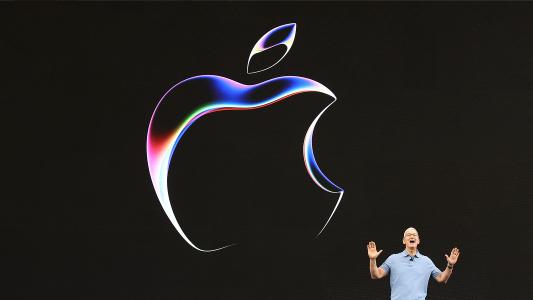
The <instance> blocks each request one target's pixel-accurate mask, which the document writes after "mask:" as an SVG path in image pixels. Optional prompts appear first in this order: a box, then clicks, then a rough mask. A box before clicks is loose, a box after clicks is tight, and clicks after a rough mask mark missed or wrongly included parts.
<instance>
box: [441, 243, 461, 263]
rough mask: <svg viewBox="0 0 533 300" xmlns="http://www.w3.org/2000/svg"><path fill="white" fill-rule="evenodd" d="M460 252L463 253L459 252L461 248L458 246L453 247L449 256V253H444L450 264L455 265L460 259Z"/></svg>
mask: <svg viewBox="0 0 533 300" xmlns="http://www.w3.org/2000/svg"><path fill="white" fill-rule="evenodd" d="M459 254H461V253H460V252H459V249H458V248H457V247H456V248H453V249H452V252H450V256H448V255H447V254H444V256H446V260H447V261H448V264H450V265H452V266H453V265H455V264H456V263H457V259H459Z"/></svg>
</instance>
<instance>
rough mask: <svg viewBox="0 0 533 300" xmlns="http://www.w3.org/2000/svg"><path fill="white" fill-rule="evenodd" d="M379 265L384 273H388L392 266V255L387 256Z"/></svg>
mask: <svg viewBox="0 0 533 300" xmlns="http://www.w3.org/2000/svg"><path fill="white" fill-rule="evenodd" d="M379 267H380V268H382V269H383V271H385V274H388V273H389V272H390V269H391V267H392V255H391V256H389V257H387V259H386V260H385V261H384V262H383V263H382V264H381V266H379Z"/></svg>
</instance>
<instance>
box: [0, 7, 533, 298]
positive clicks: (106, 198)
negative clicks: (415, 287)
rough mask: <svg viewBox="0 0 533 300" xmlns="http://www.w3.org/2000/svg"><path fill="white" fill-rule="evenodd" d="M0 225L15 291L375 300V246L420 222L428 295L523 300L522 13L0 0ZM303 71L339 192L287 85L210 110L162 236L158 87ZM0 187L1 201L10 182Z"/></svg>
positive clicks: (309, 113)
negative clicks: (0, 181)
mask: <svg viewBox="0 0 533 300" xmlns="http://www.w3.org/2000/svg"><path fill="white" fill-rule="evenodd" d="M1 8H2V9H1V10H0V20H1V21H0V24H1V27H2V35H1V37H0V47H1V48H0V51H1V52H0V53H1V54H2V60H3V63H2V65H3V67H2V69H3V72H2V76H3V79H2V82H3V85H4V86H3V92H2V94H3V95H4V96H3V97H2V98H3V99H2V102H3V103H4V104H5V106H4V107H5V109H3V115H4V118H3V121H4V122H5V123H6V124H5V125H4V133H5V134H4V142H3V146H4V147H3V148H4V150H7V152H6V155H4V160H5V162H6V164H5V165H6V166H7V168H5V172H6V173H8V174H6V175H8V176H6V177H9V178H10V179H11V180H10V181H8V182H7V183H8V186H6V188H5V190H6V196H5V200H4V204H7V207H6V208H5V209H3V212H4V217H3V218H2V219H3V221H2V223H3V225H2V231H3V235H4V236H5V237H7V239H6V242H5V243H3V248H4V249H5V250H7V254H6V255H5V256H4V258H5V262H6V265H7V267H8V268H7V269H5V270H6V271H5V272H3V273H5V274H6V275H7V277H9V279H10V280H9V281H8V282H7V285H8V287H9V288H10V289H9V290H10V291H11V292H12V293H11V296H10V297H9V299H35V298H36V297H46V298H56V299H335V300H338V299H388V295H389V287H388V278H387V279H384V280H381V281H372V280H370V278H369V274H368V258H367V254H366V247H365V245H366V243H367V242H368V241H369V240H374V241H376V243H377V245H378V248H379V249H384V252H383V254H382V256H381V257H380V259H379V260H378V261H379V262H381V261H383V260H384V259H385V258H386V256H388V255H390V254H392V253H396V252H399V251H401V250H402V246H403V245H402V244H401V238H402V233H403V231H404V230H405V228H407V227H408V226H415V227H416V228H417V229H418V230H419V233H420V235H421V240H422V244H421V246H420V251H421V252H422V253H423V254H425V255H428V256H430V257H431V258H432V259H433V261H434V262H435V264H436V265H437V266H439V267H440V268H444V266H445V258H444V253H449V251H450V249H451V248H452V247H454V246H458V247H460V249H461V257H460V261H459V263H458V265H457V267H456V269H455V270H454V273H453V275H452V278H451V279H450V281H449V282H448V284H447V285H446V286H442V285H438V284H436V283H435V282H433V280H431V281H430V285H429V288H428V297H427V299H529V298H530V297H529V294H530V293H529V292H528V291H529V290H530V288H529V285H528V284H529V283H531V279H532V275H531V258H530V251H531V250H532V247H531V242H530V239H531V236H532V221H531V216H532V215H531V206H532V205H531V203H530V201H531V200H532V192H533V188H532V185H531V183H532V180H533V174H532V172H533V171H532V170H533V160H532V158H531V153H532V150H533V143H532V139H531V132H532V129H533V128H532V127H533V126H532V124H533V123H532V119H533V103H532V101H533V76H532V74H533V54H532V53H533V34H532V30H533V29H532V28H533V26H532V25H533V21H532V20H533V7H532V5H530V4H517V3H515V4H502V3H485V4H482V3H470V4H461V3H426V4H423V3H408V4H401V3H351V4H350V3H331V4H326V3H271V4H267V3H234V2H231V3H203V4H191V3H181V4H180V3H154V4H146V3H129V4H126V3H63V4H50V3H49V4H37V3H27V4H13V3H11V4H9V3H4V4H2V5H1ZM289 22H295V23H297V24H298V29H297V34H296V39H295V44H294V46H293V48H292V49H291V51H290V52H289V54H288V55H287V56H286V57H285V58H284V60H283V61H282V62H281V63H280V64H279V65H277V66H276V67H274V68H272V69H270V70H268V71H265V72H262V73H259V74H253V75H246V71H245V70H246V61H247V58H248V55H249V53H250V50H251V48H252V46H253V45H254V43H255V42H256V41H257V40H258V39H259V37H261V35H263V34H264V33H265V32H267V31H268V30H269V29H271V28H273V27H276V26H279V25H281V24H285V23H289ZM200 74H218V75H223V76H225V77H229V78H232V79H234V80H237V81H240V82H243V83H248V84H251V83H257V82H260V81H263V80H266V79H269V78H273V77H276V76H282V75H298V76H304V77H308V78H312V79H314V80H317V81H319V82H321V83H323V84H324V85H326V86H327V87H328V88H330V89H331V90H332V91H333V92H334V93H335V94H336V95H337V97H338V98H339V101H338V102H337V103H336V104H335V105H333V106H332V107H331V108H330V109H329V110H328V111H327V112H326V113H325V115H324V116H323V118H322V119H321V120H320V122H319V124H318V126H317V129H316V131H315V140H314V144H315V151H316V155H317V159H318V162H319V164H320V166H321V168H322V170H323V171H324V172H325V173H326V174H327V175H328V177H330V178H331V179H332V180H333V181H334V182H335V183H337V184H338V185H340V186H341V187H343V188H344V189H345V190H346V194H345V196H344V199H343V201H342V202H341V204H340V206H339V209H338V211H337V213H336V214H335V216H334V218H333V219H332V222H331V223H330V225H329V226H328V227H327V229H326V230H325V232H324V233H323V235H322V236H320V237H319V238H317V239H315V238H314V235H315V234H316V233H318V231H319V230H320V228H321V226H322V225H323V223H324V221H325V219H326V218H327V216H328V213H329V212H330V210H331V209H332V208H333V205H334V203H335V199H336V197H335V195H331V194H328V193H325V192H323V191H321V190H320V189H318V188H317V187H316V186H315V185H314V184H313V182H312V181H311V179H310V178H309V177H308V175H307V173H306V172H305V169H304V166H303V159H302V154H301V144H302V142H303V137H304V134H305V130H306V129H307V126H308V125H309V123H310V122H311V121H312V120H313V118H314V116H315V115H316V114H317V113H318V112H319V111H320V110H321V109H322V108H323V107H324V106H325V105H326V104H327V103H329V101H330V99H329V98H326V97H325V96H321V95H318V94H309V95H297V96H295V97H292V98H290V100H289V101H285V102H283V103H280V104H279V105H275V106H271V107H269V108H266V109H263V110H257V111H251V112H221V113H218V114H213V115H210V116H209V117H207V118H204V119H202V120H200V121H198V122H197V123H195V125H194V126H193V127H191V129H190V130H189V131H188V134H187V138H186V139H184V140H183V144H180V148H179V149H178V150H177V151H176V154H175V156H174V159H173V161H172V165H171V170H170V177H169V182H170V183H169V185H170V192H171V197H172V199H173V206H174V209H175V211H176V212H178V213H177V217H178V219H179V221H180V224H182V225H183V227H184V229H185V231H186V233H187V234H188V235H189V237H191V239H192V240H193V241H194V242H195V243H197V244H198V245H199V246H200V247H202V248H213V247H217V246H220V245H223V244H227V243H232V242H236V243H238V245H237V246H235V247H231V248H228V249H226V250H224V251H220V252H216V253H211V254H203V253H200V252H197V251H195V250H194V249H192V248H191V247H190V246H188V245H187V244H186V242H185V241H184V240H183V239H182V238H181V237H180V236H179V235H178V234H177V232H176V231H175V229H174V228H173V227H172V225H171V224H170V222H169V221H168V219H167V218H166V216H165V215H164V213H163V210H162V209H161V206H160V205H159V203H158V200H157V198H156V195H155V193H154V191H153V188H152V185H151V182H150V178H149V175H148V169H147V164H146V154H145V140H146V130H147V126H148V121H149V118H150V116H151V113H152V111H153V109H154V107H155V105H156V104H157V101H158V100H159V98H160V97H161V95H162V94H163V93H164V92H165V91H166V90H167V89H168V88H170V87H171V86H172V85H173V84H175V83H177V82H179V81H181V80H183V79H185V78H187V77H190V76H194V75H200ZM8 192H11V193H9V195H8Z"/></svg>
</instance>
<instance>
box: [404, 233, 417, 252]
mask: <svg viewBox="0 0 533 300" xmlns="http://www.w3.org/2000/svg"><path fill="white" fill-rule="evenodd" d="M403 244H404V245H405V247H406V248H407V249H410V250H412V251H416V248H417V247H418V244H420V238H419V236H418V231H416V229H415V228H414V227H409V228H407V229H406V230H405V231H404V232H403Z"/></svg>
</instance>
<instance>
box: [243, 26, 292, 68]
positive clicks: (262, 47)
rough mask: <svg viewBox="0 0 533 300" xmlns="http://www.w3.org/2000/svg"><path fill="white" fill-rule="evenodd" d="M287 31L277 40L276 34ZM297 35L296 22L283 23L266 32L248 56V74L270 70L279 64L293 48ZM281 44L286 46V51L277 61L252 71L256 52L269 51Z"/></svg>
mask: <svg viewBox="0 0 533 300" xmlns="http://www.w3.org/2000/svg"><path fill="white" fill-rule="evenodd" d="M285 31H288V33H286V36H284V37H283V38H282V39H281V40H279V41H276V40H275V37H276V35H277V34H279V33H285ZM295 37H296V23H290V24H285V25H281V26H278V27H276V28H274V29H271V30H270V31H269V32H267V33H265V34H264V35H263V36H262V37H261V38H260V39H259V40H258V41H257V43H255V45H254V47H253V48H252V52H250V56H249V57H248V63H247V64H246V72H247V73H248V74H253V73H258V72H262V71H265V70H268V69H270V68H272V67H273V66H275V65H277V64H278V63H279V62H280V61H281V60H282V59H283V58H284V57H285V55H287V53H289V51H290V50H291V47H292V44H293V43H294V38H295ZM280 45H284V46H285V52H284V53H283V55H282V56H281V57H280V58H279V59H278V60H277V61H276V62H274V63H273V64H271V65H270V66H268V67H265V68H263V69H260V70H257V71H250V61H251V60H252V58H253V57H254V56H255V55H256V54H259V53H261V52H263V51H267V50H269V49H272V48H274V47H276V46H280Z"/></svg>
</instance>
